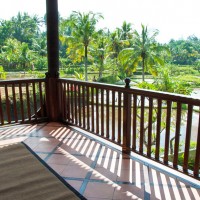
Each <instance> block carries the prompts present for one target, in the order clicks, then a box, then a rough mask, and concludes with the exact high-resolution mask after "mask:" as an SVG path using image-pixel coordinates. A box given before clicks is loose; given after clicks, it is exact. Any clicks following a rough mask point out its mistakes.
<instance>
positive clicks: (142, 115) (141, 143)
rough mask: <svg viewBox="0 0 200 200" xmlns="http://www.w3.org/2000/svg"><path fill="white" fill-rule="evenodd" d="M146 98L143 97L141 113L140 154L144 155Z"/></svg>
mask: <svg viewBox="0 0 200 200" xmlns="http://www.w3.org/2000/svg"><path fill="white" fill-rule="evenodd" d="M144 134H145V132H144V96H141V112H140V146H139V152H140V153H141V154H143V146H144Z"/></svg>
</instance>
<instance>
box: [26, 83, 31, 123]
mask: <svg viewBox="0 0 200 200" xmlns="http://www.w3.org/2000/svg"><path fill="white" fill-rule="evenodd" d="M28 86H29V83H26V102H27V112H28V118H29V120H31V109H30V95H29V88H28Z"/></svg>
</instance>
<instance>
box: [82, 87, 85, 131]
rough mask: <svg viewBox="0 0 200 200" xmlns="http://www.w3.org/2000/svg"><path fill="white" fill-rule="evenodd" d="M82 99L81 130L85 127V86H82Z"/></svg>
mask: <svg viewBox="0 0 200 200" xmlns="http://www.w3.org/2000/svg"><path fill="white" fill-rule="evenodd" d="M82 91H83V92H82V99H83V128H86V127H85V113H86V111H85V86H82Z"/></svg>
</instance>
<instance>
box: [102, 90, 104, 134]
mask: <svg viewBox="0 0 200 200" xmlns="http://www.w3.org/2000/svg"><path fill="white" fill-rule="evenodd" d="M101 136H104V89H101Z"/></svg>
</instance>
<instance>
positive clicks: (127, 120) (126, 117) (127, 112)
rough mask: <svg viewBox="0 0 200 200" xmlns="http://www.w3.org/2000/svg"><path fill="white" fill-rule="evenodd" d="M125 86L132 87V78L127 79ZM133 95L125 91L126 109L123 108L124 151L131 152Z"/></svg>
mask: <svg viewBox="0 0 200 200" xmlns="http://www.w3.org/2000/svg"><path fill="white" fill-rule="evenodd" d="M125 83H126V85H125V88H130V78H126V79H125ZM130 135H131V95H130V94H129V93H127V92H124V110H123V144H122V152H123V153H127V154H130V140H131V137H130Z"/></svg>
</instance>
